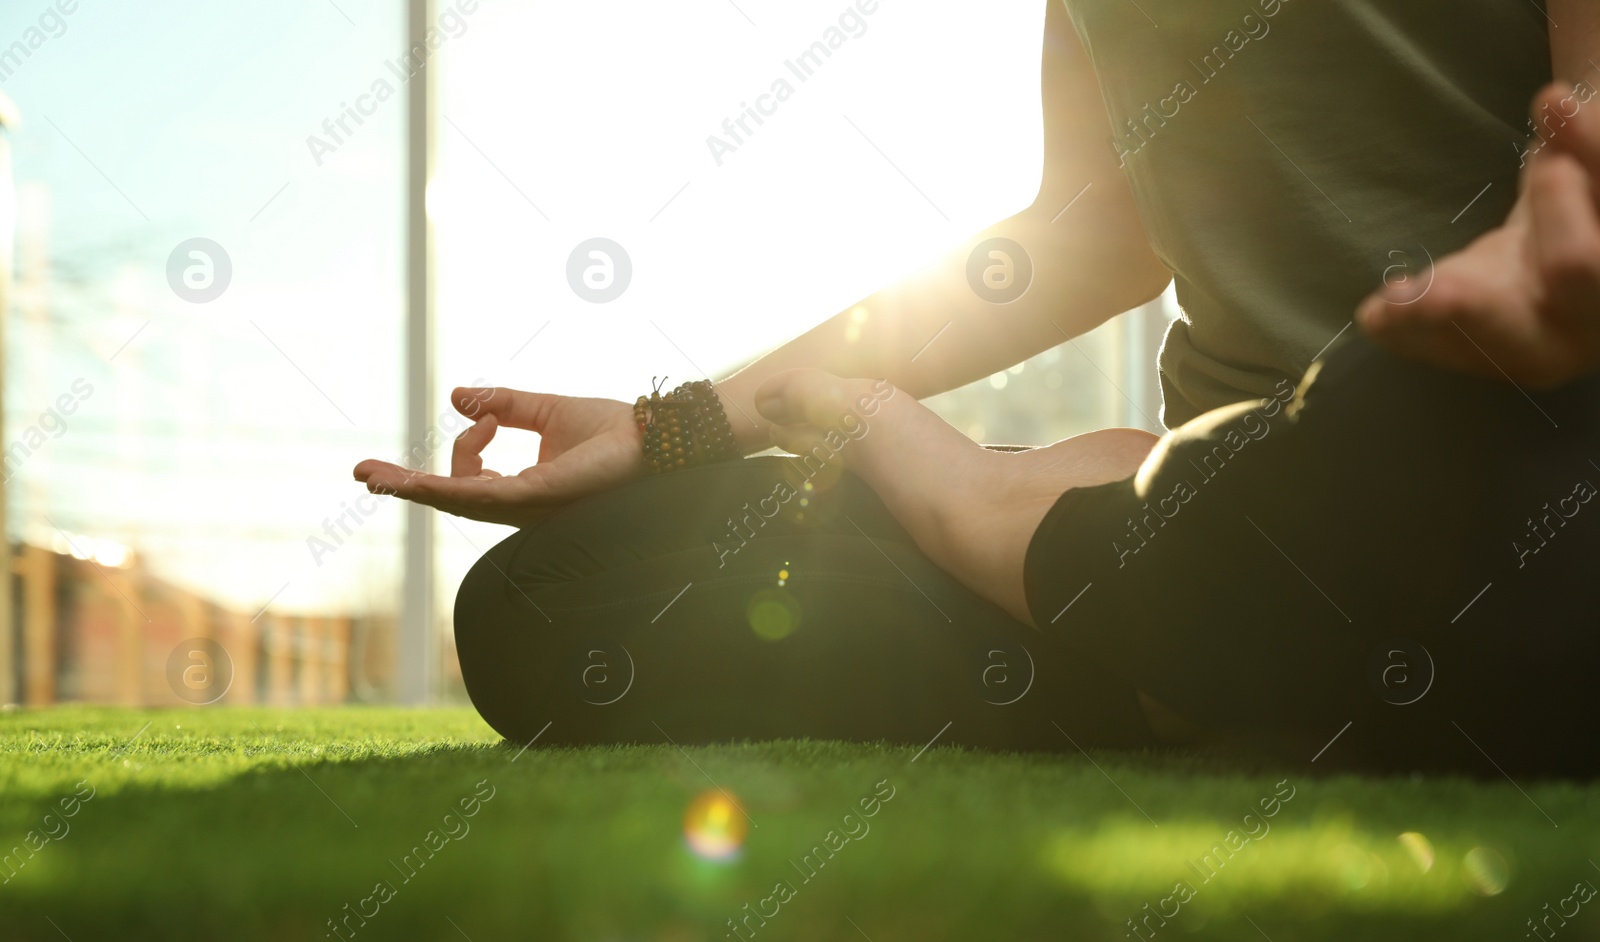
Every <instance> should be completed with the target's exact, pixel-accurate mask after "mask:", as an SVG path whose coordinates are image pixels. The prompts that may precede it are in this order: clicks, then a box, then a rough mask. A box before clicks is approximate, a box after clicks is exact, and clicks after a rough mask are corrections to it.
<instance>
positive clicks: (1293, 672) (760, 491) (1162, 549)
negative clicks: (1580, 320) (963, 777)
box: [455, 339, 1600, 775]
mask: <svg viewBox="0 0 1600 942" xmlns="http://www.w3.org/2000/svg"><path fill="white" fill-rule="evenodd" d="M1311 375H1312V376H1314V379H1313V378H1308V380H1307V381H1305V382H1303V383H1302V384H1301V388H1300V390H1299V393H1298V394H1297V395H1296V394H1292V391H1291V390H1289V389H1288V387H1285V391H1284V394H1283V396H1282V397H1281V398H1280V399H1279V400H1277V401H1276V405H1274V404H1273V401H1270V400H1269V401H1268V402H1267V403H1266V404H1265V405H1263V404H1261V403H1250V404H1240V405H1239V406H1238V407H1234V408H1231V409H1228V410H1218V412H1216V413H1213V414H1211V415H1209V416H1204V417H1202V418H1200V419H1197V420H1196V421H1195V422H1193V423H1190V424H1189V425H1187V426H1185V427H1184V428H1182V429H1179V430H1177V431H1175V432H1173V433H1170V434H1169V435H1168V436H1167V438H1166V439H1165V440H1164V441H1163V444H1162V446H1161V449H1160V450H1159V451H1158V453H1157V455H1156V456H1154V457H1153V458H1152V461H1150V462H1148V463H1147V466H1146V468H1145V469H1144V472H1143V473H1142V474H1141V475H1140V476H1139V477H1138V479H1137V480H1135V479H1130V480H1128V481H1122V482H1117V483H1115V484H1110V485H1105V486H1102V487H1098V488H1083V489H1078V490H1073V491H1069V492H1067V494H1065V495H1064V496H1063V498H1062V499H1061V501H1060V502H1059V503H1058V504H1057V505H1056V507H1055V508H1054V509H1053V510H1052V511H1051V513H1050V515H1049V516H1048V517H1047V518H1046V520H1045V522H1044V524H1043V525H1042V526H1041V527H1040V529H1039V531H1038V533H1037V534H1036V535H1035V536H1034V539H1033V542H1032V545H1031V546H1030V550H1029V554H1028V563H1027V583H1028V594H1029V603H1030V610H1031V612H1032V614H1033V616H1034V621H1035V622H1036V624H1038V626H1039V627H1038V628H1033V627H1030V626H1028V625H1025V624H1022V623H1019V622H1017V621H1015V620H1014V619H1012V618H1010V617H1009V616H1007V615H1006V614H1005V613H1004V612H1002V611H1000V610H999V609H997V608H996V607H995V606H993V605H991V604H990V603H988V602H986V601H984V600H983V599H981V598H979V597H977V596H975V595H974V594H973V593H971V592H969V591H967V590H966V589H965V588H963V587H961V586H960V585H959V584H958V583H956V582H955V580H953V579H952V578H950V577H949V576H947V575H945V574H944V573H943V572H941V571H940V570H939V569H937V568H936V567H935V566H933V565H932V564H931V563H930V562H929V561H928V560H927V559H926V558H924V557H923V556H922V555H921V554H920V553H919V552H918V551H917V550H916V548H915V547H914V546H913V545H912V543H911V540H910V538H909V537H908V536H907V534H906V533H905V531H904V530H903V529H902V528H901V527H900V526H899V524H898V523H897V522H896V521H895V520H894V519H893V518H892V517H891V516H890V515H889V513H888V512H887V510H886V509H885V508H884V506H883V504H882V503H881V502H880V501H879V500H878V498H877V497H876V495H875V494H873V492H872V491H871V490H870V489H869V488H867V487H866V486H865V485H864V484H863V483H861V482H860V481H859V480H858V479H856V478H854V477H852V476H850V475H848V474H845V475H843V476H837V475H835V474H830V473H829V472H826V471H825V472H824V473H823V474H819V475H815V476H814V477H812V478H811V480H810V484H811V489H810V490H804V489H802V485H803V482H804V476H803V475H802V474H801V472H800V468H799V466H798V464H797V463H796V462H795V461H793V460H791V459H786V458H775V457H764V458H752V459H746V460H743V461H738V462H732V463H728V464H724V465H718V466H712V467H706V468H700V469H695V470H690V471H685V472H679V473H675V474H669V475H664V476H661V477H653V478H647V479H643V480H638V481H635V482H633V483H630V484H628V485H625V486H623V487H620V488H618V489H616V490H613V491H610V492H607V493H605V494H600V495H596V496H593V497H590V498H587V499H585V500H582V501H579V502H577V503H574V504H573V505H571V506H570V507H568V508H565V509H563V510H562V511H560V512H559V513H557V514H555V515H554V516H552V517H550V518H549V519H547V520H546V521H544V522H543V523H541V524H539V525H537V526H535V527H531V528H529V529H526V530H522V531H519V532H518V533H516V534H514V535H512V536H511V537H510V538H508V539H507V540H505V541H504V542H502V543H500V544H499V545H498V546H496V547H495V548H494V549H492V550H490V551H489V553H487V554H486V555H485V557H484V558H483V559H482V560H481V561H480V562H479V563H478V564H477V565H476V566H475V567H474V568H473V570H472V571H471V572H470V573H469V574H468V576H467V578H466V580H465V582H464V583H463V584H462V587H461V591H460V594H459V595H458V597H457V600H456V619H455V621H456V640H457V649H458V653H459V656H460V660H461V670H462V676H463V677H464V679H465V682H466V686H467V690H468V692H469V694H470V695H471V697H472V701H473V703H474V704H475V705H476V706H477V708H478V710H479V712H481V713H482V715H483V717H484V719H485V720H487V721H488V722H489V724H490V725H491V726H493V727H494V728H495V729H496V730H497V731H499V732H500V733H502V734H503V735H505V736H506V737H507V738H508V739H511V740H513V741H517V742H521V743H526V742H528V741H530V740H532V739H533V738H534V737H535V736H536V735H537V736H538V737H539V742H540V743H553V744H586V743H611V742H634V741H638V742H664V741H667V740H669V739H670V740H672V741H675V742H678V743H680V744H682V743H705V742H717V741H729V740H738V739H772V738H783V737H810V738H819V739H844V740H858V741H860V740H887V741H891V742H901V743H912V744H919V745H920V744H922V743H926V742H928V741H930V740H932V739H934V738H935V737H936V736H937V737H938V741H939V742H940V743H959V744H966V745H970V746H976V747H982V748H992V749H1022V750H1046V751H1073V750H1074V749H1076V748H1078V747H1089V746H1102V747H1104V746H1117V747H1138V746H1145V745H1152V744H1154V743H1155V739H1154V737H1153V736H1152V734H1151V732H1150V730H1149V728H1148V725H1147V724H1146V722H1145V720H1144V716H1143V714H1142V712H1141V710H1140V708H1139V705H1138V699H1137V695H1136V691H1143V692H1144V693H1146V694H1148V695H1149V696H1150V697H1153V698H1154V699H1155V700H1157V701H1159V702H1160V703H1162V704H1164V705H1165V706H1166V707H1168V708H1170V709H1171V710H1173V711H1174V712H1176V713H1178V714H1179V715H1181V716H1183V717H1184V718H1186V719H1188V720H1190V721H1192V722H1194V723H1196V724H1198V725H1199V726H1200V727H1202V728H1204V729H1205V730H1207V731H1209V733H1210V737H1211V739H1212V741H1214V742H1219V743H1222V744H1225V745H1229V746H1233V747H1243V748H1246V749H1249V750H1251V751H1252V752H1259V751H1262V750H1276V751H1278V752H1280V753H1282V755H1283V756H1285V757H1288V758H1292V759H1295V760H1296V761H1299V762H1306V761H1308V760H1310V759H1312V758H1313V754H1315V758H1316V759H1317V761H1318V763H1319V767H1324V766H1344V767H1349V766H1364V767H1372V768H1386V769H1404V768H1449V769H1457V770H1461V771H1466V772H1486V773H1487V774H1491V775H1493V774H1497V773H1496V772H1495V771H1494V769H1495V767H1496V766H1499V767H1500V768H1503V769H1505V770H1506V771H1509V772H1575V773H1588V772H1590V771H1593V770H1594V769H1595V768H1596V767H1597V764H1600V748H1597V747H1600V737H1597V735H1596V732H1595V729H1594V726H1593V724H1592V723H1589V722H1588V719H1589V716H1590V712H1589V707H1590V705H1591V704H1592V702H1593V695H1592V694H1591V693H1590V692H1589V691H1590V685H1591V684H1592V682H1593V681H1592V677H1593V673H1594V669H1595V667H1596V666H1597V665H1600V657H1597V654H1600V646H1597V642H1596V634H1597V631H1596V629H1597V627H1600V617H1597V615H1596V606H1595V601H1596V589H1595V577H1596V575H1597V573H1596V572H1595V568H1596V567H1595V563H1596V561H1597V560H1600V502H1591V501H1589V500H1588V497H1592V496H1593V494H1594V493H1595V491H1594V484H1595V483H1600V466H1596V465H1595V464H1593V463H1592V461H1591V458H1600V447H1597V446H1596V437H1595V432H1596V430H1597V427H1600V422H1597V417H1600V395H1597V381H1595V380H1594V379H1593V378H1591V379H1588V380H1585V381H1582V382H1580V383H1577V384H1573V385H1571V386H1568V387H1566V388H1564V389H1562V390H1560V391H1558V392H1556V393H1552V394H1544V395H1540V394H1531V395H1524V394H1523V393H1522V392H1520V391H1518V390H1516V389H1514V388H1512V387H1510V386H1504V385H1501V384H1496V383H1490V382H1486V381H1482V380H1477V379H1472V378H1469V377H1465V376H1456V375H1453V374H1445V373H1440V372H1437V371H1433V370H1430V369H1427V368H1424V367H1420V366H1416V365H1413V364H1411V363H1409V362H1405V361H1400V360H1398V359H1395V358H1393V357H1391V356H1389V355H1387V354H1384V353H1382V352H1380V351H1377V350H1375V349H1374V348H1372V347H1371V346H1370V345H1368V344H1366V343H1365V342H1364V341H1362V340H1360V339H1355V340H1352V341H1347V342H1345V343H1343V344H1341V345H1340V346H1338V347H1336V348H1335V350H1334V352H1333V353H1331V354H1330V355H1329V356H1328V357H1327V358H1326V359H1325V361H1324V362H1323V363H1322V364H1320V371H1316V370H1314V371H1313V374H1311ZM846 447H848V446H846ZM791 489H792V490H791ZM790 494H792V495H793V496H789V497H787V498H785V495H790ZM1585 495H1588V496H1585ZM1486 586H1487V588H1485V587H1486ZM1336 734H1338V735H1337V736H1336ZM1330 741H1332V745H1328V743H1329V742H1330Z"/></svg>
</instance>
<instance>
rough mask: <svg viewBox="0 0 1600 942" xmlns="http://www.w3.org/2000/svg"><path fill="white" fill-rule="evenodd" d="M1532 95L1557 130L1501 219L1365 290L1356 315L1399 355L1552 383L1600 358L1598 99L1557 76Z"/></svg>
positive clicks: (1599, 363)
mask: <svg viewBox="0 0 1600 942" xmlns="http://www.w3.org/2000/svg"><path fill="white" fill-rule="evenodd" d="M1533 106H1534V119H1535V121H1538V122H1541V124H1540V126H1541V127H1546V124H1545V123H1544V122H1546V121H1549V122H1550V124H1549V125H1548V128H1549V130H1550V131H1551V132H1552V133H1551V134H1550V137H1549V138H1548V140H1542V141H1541V142H1540V143H1538V144H1536V145H1533V146H1535V147H1536V148H1537V149H1538V153H1536V154H1534V155H1533V156H1532V157H1531V159H1529V160H1528V162H1527V166H1526V168H1525V169H1524V170H1523V172H1522V189H1521V194H1520V195H1519V196H1518V199H1517V202H1516V205H1515V207H1514V208H1513V209H1512V211H1511V215H1510V216H1509V217H1507V219H1506V221H1505V223H1504V224H1502V225H1501V226H1499V227H1498V228H1496V229H1492V230H1490V231H1489V232H1486V233H1484V234H1483V235H1482V236H1480V237H1479V238H1478V239H1477V240H1476V241H1474V242H1473V243H1472V244H1470V245H1468V246H1467V247H1466V248H1464V249H1462V250H1461V251H1459V252H1455V253H1453V254H1451V255H1448V256H1446V257H1444V258H1442V259H1440V260H1439V261H1438V264H1436V265H1434V266H1433V268H1432V271H1431V272H1428V273H1424V274H1422V275H1420V276H1419V277H1417V278H1415V279H1407V281H1406V282H1403V283H1400V284H1396V285H1394V286H1393V287H1390V288H1387V289H1385V290H1383V291H1380V292H1378V293H1376V294H1373V295H1372V296H1370V297H1368V298H1367V299H1366V300H1365V301H1363V302H1362V303H1361V305H1360V307H1359V308H1357V312H1356V321H1357V323H1359V324H1360V325H1361V327H1362V329H1364V330H1365V331H1366V332H1367V333H1368V334H1369V335H1370V336H1371V337H1372V338H1373V339H1374V340H1376V341H1377V342H1378V343H1380V344H1382V345H1384V346H1386V347H1389V348H1390V349H1392V350H1394V351H1395V352H1397V353H1400V354H1402V355H1405V356H1410V357H1413V358H1415V359H1418V360H1422V361H1425V362H1429V363H1432V364H1434V365H1436V366H1441V367H1445V368H1447V369H1454V370H1460V371H1462V372H1467V373H1475V374H1478V375H1481V376H1486V377H1490V378H1492V379H1497V380H1510V381H1511V382H1513V383H1516V384H1518V385H1520V386H1528V387H1532V388H1535V389H1548V388H1552V387H1555V386H1559V385H1561V384H1562V383H1565V382H1567V381H1569V380H1572V379H1576V378H1577V377H1579V376H1583V375H1585V374H1587V373H1590V372H1592V371H1594V370H1595V369H1596V368H1600V102H1595V103H1593V104H1584V103H1583V102H1582V101H1580V99H1579V98H1578V96H1577V93H1576V92H1574V91H1573V90H1572V89H1571V88H1569V87H1567V86H1565V85H1561V84H1556V85H1551V86H1549V87H1547V88H1545V89H1544V90H1543V91H1541V92H1540V93H1539V95H1538V96H1537V97H1536V98H1535V99H1534V102H1533ZM1541 112H1542V113H1541ZM1555 120H1562V121H1564V122H1565V123H1563V124H1559V125H1557V124H1555V123H1554V121H1555Z"/></svg>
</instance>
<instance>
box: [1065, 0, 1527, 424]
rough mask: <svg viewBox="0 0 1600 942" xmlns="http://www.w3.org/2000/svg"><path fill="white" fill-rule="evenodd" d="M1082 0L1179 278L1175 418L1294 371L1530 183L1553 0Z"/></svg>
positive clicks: (1145, 196) (1113, 111)
mask: <svg viewBox="0 0 1600 942" xmlns="http://www.w3.org/2000/svg"><path fill="white" fill-rule="evenodd" d="M1052 2H1054V0H1052ZM1065 3H1066V7H1067V9H1068V11H1069V12H1070V13H1071V16H1072V20H1073V23H1074V25H1075V26H1076V28H1077V31H1078V34H1079V36H1080V38H1081V39H1082V41H1083V44H1084V47H1085V48H1086V49H1087V50H1088V52H1089V56H1090V57H1091V59H1092V60H1093V62H1094V67H1095V70H1096V72H1097V73H1098V75H1099V77H1100V83H1101V88H1102V90H1103V94H1104V96H1105V102H1106V107H1107V109H1108V111H1109V112H1110V116H1111V123H1112V126H1113V128H1114V131H1115V134H1116V137H1115V139H1114V140H1113V141H1112V144H1111V146H1112V147H1114V148H1115V149H1116V150H1117V152H1118V153H1119V154H1120V155H1121V157H1122V160H1123V164H1124V172H1125V173H1127V175H1128V179H1129V181H1130V182H1131V184H1132V188H1133V193H1134V197H1135V199H1136V201H1137V203H1138V206H1139V212H1140V216H1141V218H1142V219H1143V222H1144V225H1145V228H1146V230H1147V232H1148V233H1149V236H1150V240H1151V243H1152V245H1153V246H1154V248H1155V251H1156V253H1157V254H1158V255H1159V256H1160V257H1161V258H1162V260H1163V261H1164V262H1166V264H1167V265H1168V267H1170V268H1171V269H1172V271H1173V272H1174V274H1175V278H1176V289H1177V295H1178V301H1179V303H1180V305H1181V306H1182V309H1183V313H1182V317H1181V318H1180V319H1179V320H1177V321H1176V322H1174V323H1173V325H1172V327H1171V329H1170V330H1169V331H1168V333H1167V337H1166V341H1165V343H1164V344H1163V346H1162V350H1161V383H1162V393H1163V398H1164V406H1163V412H1162V420H1163V421H1164V422H1165V423H1166V424H1167V425H1168V426H1176V425H1178V424H1180V423H1182V422H1185V421H1187V420H1189V419H1191V418H1193V417H1194V416H1196V415H1198V414H1199V413H1201V412H1204V411H1206V410H1208V409H1211V408H1215V407H1217V406H1220V405H1224V404H1226V403H1229V402H1235V401H1238V400H1241V399H1247V398H1252V397H1258V396H1268V395H1271V394H1272V390H1273V388H1274V386H1275V385H1276V384H1277V383H1278V382H1279V381H1280V380H1281V379H1284V378H1291V379H1295V378H1298V377H1299V375H1300V374H1301V373H1302V372H1303V371H1304V370H1305V368H1306V367H1307V366H1308V365H1309V364H1310V363H1311V361H1312V359H1313V358H1314V357H1315V356H1316V355H1317V354H1318V353H1319V352H1320V351H1321V350H1322V349H1323V348H1324V347H1325V346H1326V345H1327V344H1328V343H1329V342H1330V341H1332V340H1333V339H1334V338H1335V336H1336V335H1338V334H1339V333H1340V331H1341V330H1343V329H1345V328H1347V327H1349V325H1350V323H1351V317H1352V314H1353V313H1354V310H1355V306H1356V304H1357V303H1358V302H1359V301H1360V300H1361V299H1362V298H1363V297H1365V296H1366V295H1367V294H1368V293H1369V292H1371V291H1373V290H1374V289H1376V288H1378V287H1380V286H1381V285H1383V284H1384V283H1385V281H1388V282H1390V283H1395V282H1399V281H1401V280H1403V279H1408V278H1409V279H1416V281H1415V282H1414V285H1415V286H1416V287H1418V288H1420V287H1421V285H1423V284H1425V283H1426V280H1427V278H1428V273H1427V266H1428V261H1429V259H1430V258H1431V259H1438V258H1440V257H1441V256H1443V255H1446V254H1448V253H1450V252H1452V251H1455V250H1457V249H1459V248H1461V247H1462V246H1464V245H1466V244H1467V243H1468V242H1470V241H1471V240H1472V239H1473V238H1475V237H1476V236H1477V235H1479V234H1480V233H1482V232H1484V231H1485V230H1487V229H1491V228H1493V227H1494V226H1496V225H1499V224H1500V222H1501V221H1503V220H1504V218H1505V216H1506V213H1507V212H1508V211H1509V210H1510V207H1511V205H1512V203H1513V202H1514V200H1515V197H1516V191H1517V175H1518V171H1519V168H1520V165H1521V162H1522V155H1523V153H1524V151H1525V150H1526V147H1525V142H1526V141H1527V140H1528V135H1529V131H1530V124H1529V119H1528V106H1529V101H1530V99H1531V98H1532V96H1533V94H1534V92H1536V91H1537V90H1538V88H1539V87H1540V86H1541V85H1542V84H1544V83H1545V82H1548V81H1549V80H1550V46H1549V38H1548V33H1547V30H1548V28H1549V25H1550V24H1549V20H1548V19H1547V18H1546V16H1545V13H1544V10H1543V9H1542V5H1541V4H1539V3H1536V2H1535V0H1065Z"/></svg>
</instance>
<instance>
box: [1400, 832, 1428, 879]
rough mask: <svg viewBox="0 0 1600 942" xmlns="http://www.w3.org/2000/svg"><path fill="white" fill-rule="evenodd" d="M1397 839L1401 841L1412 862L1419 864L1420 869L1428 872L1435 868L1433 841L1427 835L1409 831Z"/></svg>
mask: <svg viewBox="0 0 1600 942" xmlns="http://www.w3.org/2000/svg"><path fill="white" fill-rule="evenodd" d="M1397 839H1398V840H1399V841H1400V846H1401V847H1403V848H1405V852H1406V854H1407V856H1409V857H1410V858H1411V862H1412V863H1414V864H1416V865H1417V869H1418V870H1421V871H1422V872H1423V873H1427V872H1428V871H1429V870H1432V869H1433V843H1432V842H1431V841H1429V840H1428V837H1427V835H1425V834H1419V833H1417V832H1416V831H1407V832H1405V833H1404V834H1402V835H1400V837H1399V838H1397Z"/></svg>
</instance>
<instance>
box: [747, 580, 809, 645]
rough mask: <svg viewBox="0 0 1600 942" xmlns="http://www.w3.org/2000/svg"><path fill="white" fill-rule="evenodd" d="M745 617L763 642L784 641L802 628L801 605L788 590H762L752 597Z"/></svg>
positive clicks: (751, 628)
mask: <svg viewBox="0 0 1600 942" xmlns="http://www.w3.org/2000/svg"><path fill="white" fill-rule="evenodd" d="M745 617H746V618H748V619H749V621H750V630H751V631H753V632H755V633H756V637H758V638H760V639H761V640H763V641H782V640H783V639H784V638H787V637H789V636H790V635H791V634H793V633H794V630H795V629H796V628H798V627H800V603H799V602H798V601H796V600H795V597H794V596H793V595H792V594H790V592H789V590H788V589H784V588H767V589H762V590H761V591H759V592H757V593H756V594H755V595H753V596H751V597H750V607H749V608H748V609H747V610H746V611H745Z"/></svg>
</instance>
